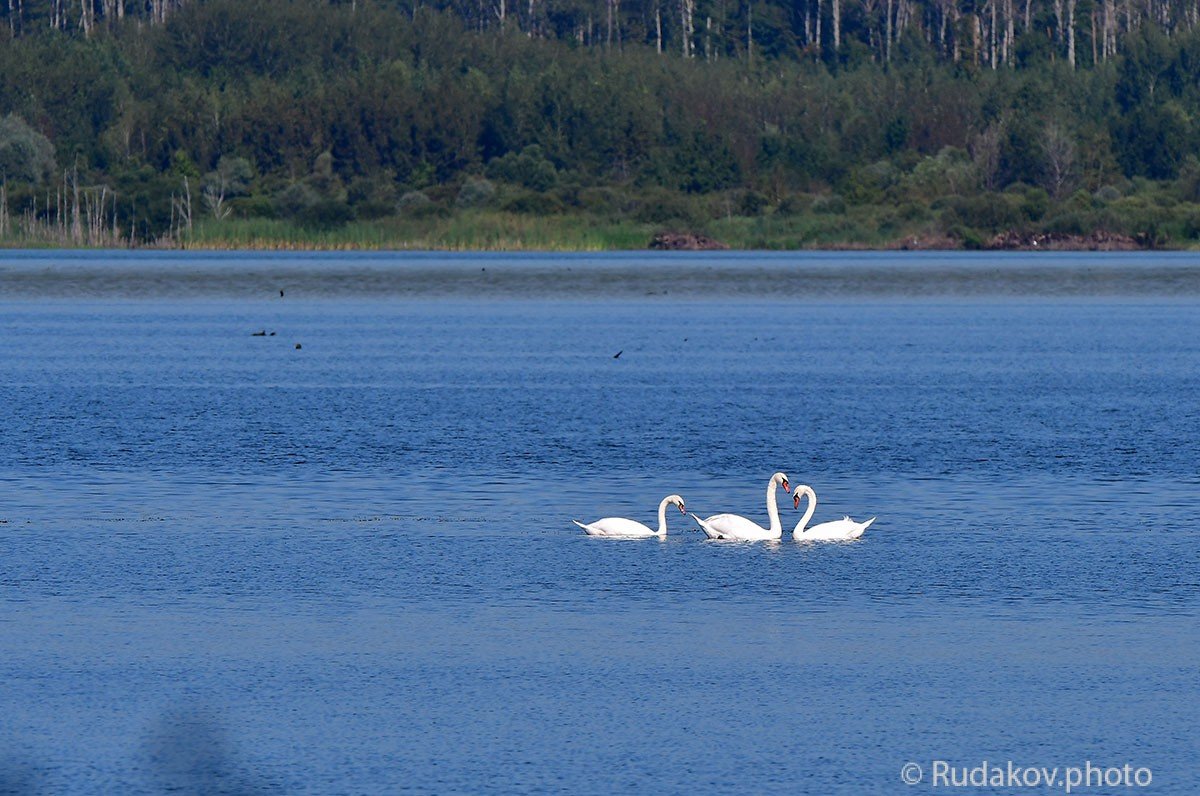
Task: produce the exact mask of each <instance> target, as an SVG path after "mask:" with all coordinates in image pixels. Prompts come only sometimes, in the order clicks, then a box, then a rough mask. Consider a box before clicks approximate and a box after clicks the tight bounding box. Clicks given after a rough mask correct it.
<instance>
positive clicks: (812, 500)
mask: <svg viewBox="0 0 1200 796" xmlns="http://www.w3.org/2000/svg"><path fill="white" fill-rule="evenodd" d="M801 491H803V492H804V494H805V495H808V508H807V509H805V510H804V516H803V517H801V518H800V522H798V523H796V529H795V530H794V531H792V538H794V539H798V538H800V537H801V536H803V535H804V529H805V528H806V527H807V526H808V521H809V520H811V519H812V516H813V514H814V513H815V512H816V510H817V493H816V492H814V491H812V487H808V486H803V485H802V486H798V487H796V494H799V493H800V492H801Z"/></svg>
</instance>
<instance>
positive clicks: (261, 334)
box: [250, 329, 267, 337]
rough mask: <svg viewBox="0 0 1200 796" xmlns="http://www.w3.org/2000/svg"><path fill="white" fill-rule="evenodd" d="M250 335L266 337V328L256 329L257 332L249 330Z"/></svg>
mask: <svg viewBox="0 0 1200 796" xmlns="http://www.w3.org/2000/svg"><path fill="white" fill-rule="evenodd" d="M250 336H251V337H266V336H267V330H266V329H263V330H261V331H258V332H251V333H250Z"/></svg>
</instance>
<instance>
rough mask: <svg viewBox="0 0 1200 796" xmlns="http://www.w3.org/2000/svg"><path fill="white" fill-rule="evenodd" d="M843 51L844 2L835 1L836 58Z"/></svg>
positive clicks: (834, 44) (834, 47)
mask: <svg viewBox="0 0 1200 796" xmlns="http://www.w3.org/2000/svg"><path fill="white" fill-rule="evenodd" d="M841 49H842V0H833V52H834V55H835V56H836V55H837V53H839V52H841Z"/></svg>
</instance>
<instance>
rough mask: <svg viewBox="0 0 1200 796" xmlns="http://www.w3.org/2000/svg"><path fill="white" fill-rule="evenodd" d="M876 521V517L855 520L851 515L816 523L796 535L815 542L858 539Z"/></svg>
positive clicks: (798, 537) (802, 539) (800, 538)
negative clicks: (863, 520) (861, 520)
mask: <svg viewBox="0 0 1200 796" xmlns="http://www.w3.org/2000/svg"><path fill="white" fill-rule="evenodd" d="M873 522H875V518H874V517H872V518H871V519H869V520H867V521H866V522H855V521H854V520H852V519H850V518H849V517H845V518H843V519H840V520H834V521H833V522H823V523H821V524H820V525H814V526H812V527H811V528H806V529H805V530H804V532H803V533H801V534H800V535H799V536H796V538H797V539H799V540H801V541H814V542H829V541H839V540H849V539H857V538H858V537H860V536H862V535H863V533H864V532H865V531H866V530H867V528H869V527H870V526H871V523H873Z"/></svg>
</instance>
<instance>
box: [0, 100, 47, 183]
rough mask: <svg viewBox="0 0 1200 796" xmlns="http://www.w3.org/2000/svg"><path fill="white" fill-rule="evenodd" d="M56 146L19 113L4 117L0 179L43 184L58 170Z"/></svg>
mask: <svg viewBox="0 0 1200 796" xmlns="http://www.w3.org/2000/svg"><path fill="white" fill-rule="evenodd" d="M54 166H55V164H54V145H53V144H51V143H50V139H48V138H46V136H44V135H42V134H41V133H39V132H38V131H37V130H34V129H33V128H32V127H30V126H29V125H28V124H27V123H26V122H25V120H24V119H22V118H21V117H20V116H17V115H15V114H11V113H10V114H9V115H8V116H5V117H3V118H0V180H20V181H22V182H31V183H40V182H45V181H46V180H48V179H49V178H50V175H51V174H52V173H53V171H54Z"/></svg>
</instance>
